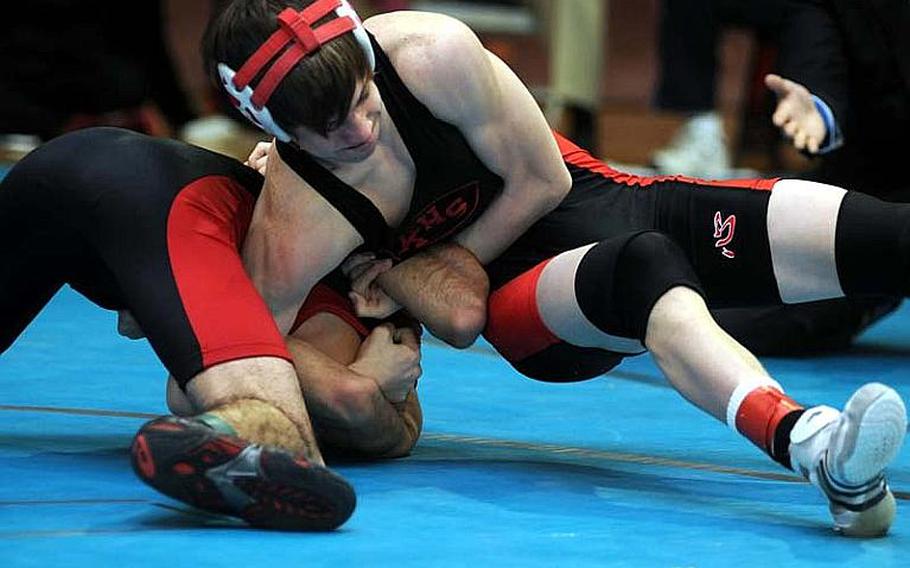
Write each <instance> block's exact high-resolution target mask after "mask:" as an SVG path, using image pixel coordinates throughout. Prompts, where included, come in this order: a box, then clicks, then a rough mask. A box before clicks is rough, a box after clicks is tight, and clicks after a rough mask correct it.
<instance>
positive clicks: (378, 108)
mask: <svg viewBox="0 0 910 568" xmlns="http://www.w3.org/2000/svg"><path fill="white" fill-rule="evenodd" d="M381 116H382V100H381V99H380V97H379V90H378V89H377V88H376V85H375V84H374V83H373V81H372V80H367V81H361V82H358V83H357V88H355V89H354V98H353V100H352V101H351V110H350V111H349V112H348V115H347V116H346V117H344V118H343V119H342V120H340V121H338V122H336V123H334V124H330V125H329V131H328V133H326V135H325V136H322V135H321V134H319V133H317V132H315V131H313V130H310V129H309V128H302V127H301V128H298V129H297V130H296V131H295V132H294V134H295V138H296V139H297V145H298V146H300V149H301V150H304V151H305V152H307V153H309V154H310V155H312V156H313V157H315V158H319V159H322V160H326V161H329V162H360V161H363V160H365V159H367V158H369V157H370V155H372V154H373V151H374V150H375V149H376V144H377V142H378V140H379V124H380V117H381Z"/></svg>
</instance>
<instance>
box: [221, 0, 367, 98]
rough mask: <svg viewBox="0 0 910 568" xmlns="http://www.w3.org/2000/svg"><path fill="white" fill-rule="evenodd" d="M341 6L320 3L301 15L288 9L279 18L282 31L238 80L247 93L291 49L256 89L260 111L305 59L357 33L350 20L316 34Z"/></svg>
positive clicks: (337, 0) (335, 1) (329, 0)
mask: <svg viewBox="0 0 910 568" xmlns="http://www.w3.org/2000/svg"><path fill="white" fill-rule="evenodd" d="M340 6H341V0H317V1H316V2H313V3H312V4H310V5H309V6H307V7H306V8H304V9H303V11H302V12H297V11H296V10H294V9H293V8H285V9H284V10H283V11H282V12H281V14H279V15H278V26H279V27H278V30H277V31H276V32H275V33H273V34H272V35H271V36H270V37H269V39H267V40H266V41H265V43H263V44H262V45H261V46H260V47H259V49H257V50H256V52H255V53H253V55H251V56H250V58H249V59H247V61H246V63H244V64H243V66H242V67H241V68H240V70H238V71H237V74H236V75H235V76H234V80H233V83H234V86H235V87H236V88H237V89H238V90H243V89H245V88H246V87H247V86H248V85H249V84H250V82H251V81H252V80H253V78H255V77H256V75H258V74H259V72H260V71H262V69H263V68H264V67H266V66H267V65H269V63H270V62H271V61H272V59H273V58H274V57H275V56H276V55H277V54H278V52H279V51H281V50H282V49H284V48H285V47H286V46H287V45H288V44H291V46H290V47H289V48H288V49H287V50H286V51H285V52H284V53H282V54H281V56H280V57H278V59H277V60H275V62H274V63H273V64H272V65H271V67H269V68H268V70H267V71H266V72H265V76H264V77H263V78H262V80H261V81H260V82H259V84H258V85H257V86H256V89H255V90H254V92H253V96H252V98H251V99H250V100H251V102H252V103H253V104H254V105H255V106H256V107H259V108H262V107H263V106H265V103H266V102H268V100H269V98H270V97H271V96H272V93H273V92H274V91H275V89H276V88H277V87H278V85H279V84H280V83H281V81H282V80H283V79H284V77H285V76H286V75H287V74H288V73H289V72H290V71H291V69H292V68H293V67H294V66H295V65H297V63H298V62H300V60H301V59H303V58H304V57H306V56H307V55H309V54H310V53H312V52H314V51H316V50H317V49H319V48H320V47H321V46H323V45H324V44H326V43H327V42H329V41H331V40H333V39H335V38H336V37H338V36H340V35H342V34H345V33H347V32H349V31H352V30H354V29H355V28H356V27H357V24H356V23H355V22H354V20H352V19H351V18H350V17H347V16H344V17H339V18H335V19H333V20H331V21H329V22H327V23H325V24H323V25H321V26H319V27H318V28H316V29H315V30H314V29H313V27H312V23H313V22H316V21H318V20H319V19H321V18H324V17H325V16H326V15H328V14H329V13H330V12H332V11H334V10H336V9H337V8H338V7H340Z"/></svg>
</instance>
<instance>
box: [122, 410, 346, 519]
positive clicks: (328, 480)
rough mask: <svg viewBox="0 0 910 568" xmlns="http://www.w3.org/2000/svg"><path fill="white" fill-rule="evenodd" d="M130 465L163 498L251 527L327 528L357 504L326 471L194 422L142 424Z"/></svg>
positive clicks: (337, 478) (338, 479) (177, 420)
mask: <svg viewBox="0 0 910 568" xmlns="http://www.w3.org/2000/svg"><path fill="white" fill-rule="evenodd" d="M130 462H131V463H132V466H133V470H134V471H135V472H136V475H138V476H139V478H140V479H142V480H143V481H144V482H146V483H147V484H148V485H150V486H152V487H153V488H155V489H156V490H158V491H160V492H161V493H164V494H165V495H167V496H168V497H172V498H174V499H177V500H178V501H182V502H184V503H186V504H188V505H191V506H193V507H197V508H199V509H203V510H205V511H210V512H213V513H219V514H224V515H230V516H233V517H238V518H240V519H243V520H244V521H246V522H247V523H249V524H250V525H253V526H255V527H261V528H268V529H280V530H293V531H327V530H332V529H335V528H337V527H339V526H341V525H342V524H343V523H344V522H345V521H347V520H348V518H350V516H351V514H352V513H353V512H354V506H355V504H356V496H355V494H354V490H353V488H352V487H351V486H350V485H349V484H348V482H347V481H345V480H344V479H343V478H342V477H341V476H339V475H337V474H335V473H333V472H331V471H330V470H329V469H327V468H325V467H322V466H319V465H316V464H313V463H310V462H309V461H307V460H306V458H304V457H302V456H294V455H292V454H291V453H290V452H287V451H284V450H281V449H278V448H274V447H269V446H260V445H256V444H250V443H248V442H245V441H243V440H241V439H240V438H236V437H234V436H228V435H225V434H220V433H218V432H216V431H215V430H213V429H212V428H210V427H209V426H207V425H206V424H204V423H202V422H200V421H197V420H193V419H184V418H177V417H174V416H163V417H161V418H156V419H155V420H152V421H150V422H147V423H146V424H145V425H143V426H142V428H140V429H139V432H138V433H137V434H136V436H135V438H134V439H133V444H132V447H131V448H130Z"/></svg>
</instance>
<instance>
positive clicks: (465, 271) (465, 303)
mask: <svg viewBox="0 0 910 568" xmlns="http://www.w3.org/2000/svg"><path fill="white" fill-rule="evenodd" d="M377 282H378V284H379V285H380V286H381V287H382V289H383V290H384V291H385V293H386V294H388V295H389V297H391V298H392V299H393V300H395V301H396V302H397V303H398V304H399V305H401V306H402V307H404V308H405V309H406V310H407V311H408V312H409V313H410V314H411V315H412V316H413V317H415V318H416V319H417V320H418V321H420V322H421V323H422V324H423V325H424V326H425V327H426V328H427V330H428V331H429V332H430V333H431V334H433V335H434V336H436V337H438V338H439V339H442V340H443V341H445V342H447V343H449V344H451V345H453V346H455V347H467V346H469V345H470V344H471V343H473V342H474V340H475V339H476V338H477V336H478V335H479V334H480V332H481V331H483V327H484V325H485V323H486V310H487V295H488V294H489V290H490V286H489V279H488V278H487V274H486V272H485V271H484V269H483V267H482V266H481V265H480V263H479V262H478V260H477V259H476V258H475V257H474V255H473V254H472V253H471V252H470V251H468V250H467V249H465V248H463V247H461V246H460V245H457V244H455V243H444V244H441V245H437V246H435V247H433V248H431V249H429V250H426V251H423V252H421V253H419V254H417V255H415V256H413V257H411V258H409V259H407V260H405V261H403V262H401V263H399V264H397V265H396V266H394V267H393V268H392V269H390V270H389V271H388V272H385V273H383V274H381V275H380V276H379V277H378V279H377Z"/></svg>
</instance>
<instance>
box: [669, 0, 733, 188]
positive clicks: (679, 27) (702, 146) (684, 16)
mask: <svg viewBox="0 0 910 568" xmlns="http://www.w3.org/2000/svg"><path fill="white" fill-rule="evenodd" d="M720 32H721V22H720V17H719V14H718V11H717V5H716V2H715V0H663V2H661V16H660V33H659V45H658V53H659V56H660V65H659V69H658V73H659V75H658V82H657V90H656V93H655V101H654V103H655V106H656V107H657V108H658V109H660V110H662V111H669V112H673V113H678V114H681V115H684V116H685V117H686V122H685V123H684V125H683V127H682V129H681V130H680V131H679V132H678V133H677V135H676V136H675V137H674V139H673V140H672V141H671V142H670V144H669V145H668V146H667V147H665V148H661V149H660V150H658V151H656V152H655V153H654V155H653V157H652V162H653V163H654V167H655V168H657V170H658V172H660V173H674V174H687V175H693V176H697V177H711V178H719V177H724V176H725V175H726V172H727V171H728V170H729V169H730V166H731V164H730V152H729V150H728V148H727V140H726V136H725V134H724V125H723V121H722V119H721V116H720V113H718V112H717V109H716V108H715V92H716V87H717V46H718V40H719V38H720Z"/></svg>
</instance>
